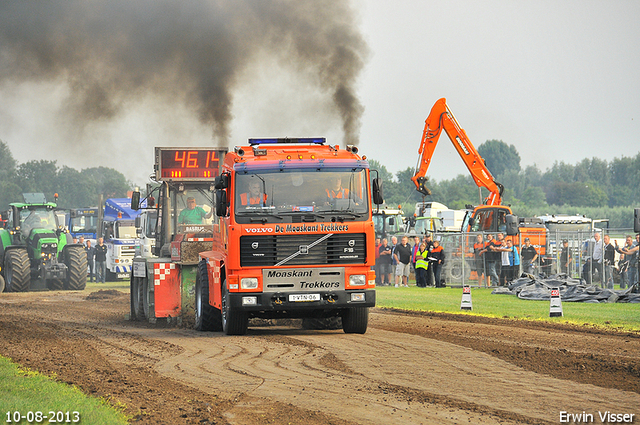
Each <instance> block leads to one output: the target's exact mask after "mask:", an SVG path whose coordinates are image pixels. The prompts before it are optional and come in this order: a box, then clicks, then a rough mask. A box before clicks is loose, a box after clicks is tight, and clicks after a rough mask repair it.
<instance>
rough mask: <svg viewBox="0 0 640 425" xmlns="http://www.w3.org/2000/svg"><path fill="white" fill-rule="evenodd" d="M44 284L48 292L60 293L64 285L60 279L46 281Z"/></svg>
mask: <svg viewBox="0 0 640 425" xmlns="http://www.w3.org/2000/svg"><path fill="white" fill-rule="evenodd" d="M46 284H47V288H48V289H49V290H50V291H61V290H63V289H64V283H63V282H62V281H61V280H60V279H47V282H46Z"/></svg>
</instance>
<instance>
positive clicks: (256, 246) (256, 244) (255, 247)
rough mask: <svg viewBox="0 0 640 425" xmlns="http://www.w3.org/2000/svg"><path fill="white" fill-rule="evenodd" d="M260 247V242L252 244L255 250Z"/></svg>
mask: <svg viewBox="0 0 640 425" xmlns="http://www.w3.org/2000/svg"><path fill="white" fill-rule="evenodd" d="M258 246H259V244H258V242H252V243H251V248H253V249H258Z"/></svg>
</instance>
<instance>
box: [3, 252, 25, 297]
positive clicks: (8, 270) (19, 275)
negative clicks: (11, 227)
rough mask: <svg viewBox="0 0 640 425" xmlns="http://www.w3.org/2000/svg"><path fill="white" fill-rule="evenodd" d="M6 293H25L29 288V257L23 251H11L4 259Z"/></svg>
mask: <svg viewBox="0 0 640 425" xmlns="http://www.w3.org/2000/svg"><path fill="white" fill-rule="evenodd" d="M4 278H5V281H6V285H7V288H6V289H7V292H26V291H28V290H29V289H30V288H31V269H30V266H29V255H28V254H27V251H26V250H24V249H12V250H10V251H9V252H7V255H6V257H5V259H4Z"/></svg>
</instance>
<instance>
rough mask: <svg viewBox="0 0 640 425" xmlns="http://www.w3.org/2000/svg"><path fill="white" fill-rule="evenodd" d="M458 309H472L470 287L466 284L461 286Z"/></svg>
mask: <svg viewBox="0 0 640 425" xmlns="http://www.w3.org/2000/svg"><path fill="white" fill-rule="evenodd" d="M460 310H472V305H471V288H470V287H469V286H468V285H465V286H463V287H462V302H460Z"/></svg>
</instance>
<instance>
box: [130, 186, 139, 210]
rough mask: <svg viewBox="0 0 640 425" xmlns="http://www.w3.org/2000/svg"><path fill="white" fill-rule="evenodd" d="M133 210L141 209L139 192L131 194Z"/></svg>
mask: <svg viewBox="0 0 640 425" xmlns="http://www.w3.org/2000/svg"><path fill="white" fill-rule="evenodd" d="M131 209H132V210H134V211H138V210H139V209H140V192H139V191H137V190H136V191H135V192H133V193H132V194H131Z"/></svg>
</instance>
